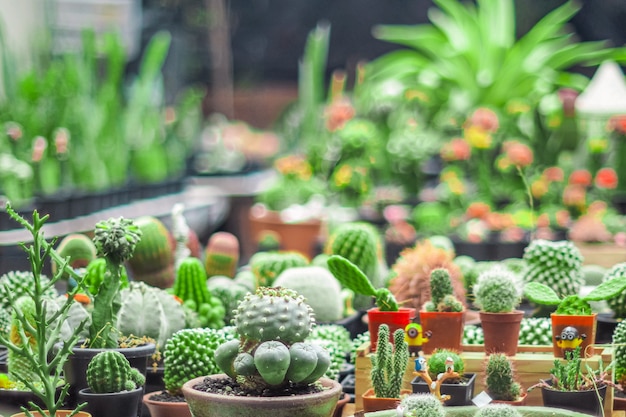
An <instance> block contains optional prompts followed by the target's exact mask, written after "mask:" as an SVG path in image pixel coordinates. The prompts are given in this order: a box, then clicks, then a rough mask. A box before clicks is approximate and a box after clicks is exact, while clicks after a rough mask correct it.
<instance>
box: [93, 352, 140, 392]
mask: <svg viewBox="0 0 626 417" xmlns="http://www.w3.org/2000/svg"><path fill="white" fill-rule="evenodd" d="M145 382H146V377H145V376H143V374H142V373H141V372H139V370H137V369H136V368H132V367H131V366H130V362H128V359H126V357H125V356H124V355H122V354H121V353H120V352H118V351H116V350H105V351H103V352H100V353H98V354H96V355H95V356H94V357H93V358H91V361H89V365H88V366H87V385H88V386H89V388H90V389H91V391H92V392H94V393H96V394H105V393H113V392H120V391H133V390H135V389H137V388H139V387H141V386H142V385H143V384H145Z"/></svg>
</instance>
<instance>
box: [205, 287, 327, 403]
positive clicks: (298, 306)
mask: <svg viewBox="0 0 626 417" xmlns="http://www.w3.org/2000/svg"><path fill="white" fill-rule="evenodd" d="M234 323H235V326H236V328H237V334H239V339H235V340H232V341H230V342H227V343H224V344H222V345H221V346H220V347H219V348H218V349H217V350H216V352H215V360H216V362H217V365H218V366H219V367H220V369H221V370H222V371H224V373H226V374H227V375H228V376H230V377H231V378H233V379H237V381H238V382H239V383H240V384H241V385H242V386H243V387H244V388H245V389H247V390H249V391H256V392H258V391H262V390H265V389H269V390H272V389H279V388H281V387H283V386H285V385H288V384H290V383H291V384H298V385H309V384H312V383H313V382H315V381H317V380H318V379H319V378H320V377H321V376H323V375H324V374H325V373H326V371H327V370H328V367H329V366H330V362H331V358H330V355H329V353H328V352H327V351H326V350H325V349H323V348H322V347H321V346H319V345H317V344H314V343H308V342H305V339H306V338H307V336H308V335H309V333H310V332H311V328H312V327H313V325H314V324H315V318H314V316H313V310H312V309H311V307H310V306H309V305H307V304H306V303H305V302H304V297H302V296H301V295H299V294H298V293H296V292H295V291H293V290H290V289H287V288H267V287H260V288H258V289H257V290H256V292H255V293H254V294H248V295H247V296H246V298H244V299H243V301H241V302H240V303H239V306H238V307H237V313H236V315H235V319H234Z"/></svg>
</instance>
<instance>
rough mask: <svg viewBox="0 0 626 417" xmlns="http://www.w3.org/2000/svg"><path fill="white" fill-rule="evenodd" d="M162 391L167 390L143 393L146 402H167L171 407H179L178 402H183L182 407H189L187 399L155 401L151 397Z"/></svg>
mask: <svg viewBox="0 0 626 417" xmlns="http://www.w3.org/2000/svg"><path fill="white" fill-rule="evenodd" d="M160 391H165V390H159V391H152V392H147V393H145V394H144V395H143V402H144V403H146V404H167V405H168V406H169V407H178V404H181V405H180V407H182V406H185V407H188V404H187V401H186V400H185V401H155V400H151V399H150V397H152V396H153V395H157V394H158V393H159V392H160ZM183 398H184V397H183Z"/></svg>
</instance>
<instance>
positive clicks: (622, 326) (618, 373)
mask: <svg viewBox="0 0 626 417" xmlns="http://www.w3.org/2000/svg"><path fill="white" fill-rule="evenodd" d="M613 345H615V354H614V355H615V356H614V357H615V381H616V382H618V383H620V384H621V385H622V386H625V385H626V321H621V322H620V323H619V324H618V325H617V326H616V327H615V330H613Z"/></svg>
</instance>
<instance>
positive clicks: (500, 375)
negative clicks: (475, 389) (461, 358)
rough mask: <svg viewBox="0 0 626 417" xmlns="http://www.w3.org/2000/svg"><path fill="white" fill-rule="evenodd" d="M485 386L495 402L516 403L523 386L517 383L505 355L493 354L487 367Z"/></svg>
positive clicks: (488, 360)
mask: <svg viewBox="0 0 626 417" xmlns="http://www.w3.org/2000/svg"><path fill="white" fill-rule="evenodd" d="M485 386H486V387H487V393H488V394H489V395H490V396H491V398H492V399H494V400H499V401H515V400H517V399H518V398H519V396H520V394H521V386H520V384H519V383H518V382H517V381H515V377H514V374H513V368H512V365H511V361H510V360H509V358H507V356H506V355H505V354H503V353H493V354H491V355H489V358H488V359H487V365H486V367H485Z"/></svg>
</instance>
